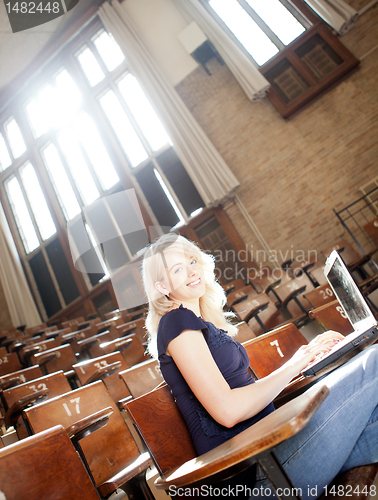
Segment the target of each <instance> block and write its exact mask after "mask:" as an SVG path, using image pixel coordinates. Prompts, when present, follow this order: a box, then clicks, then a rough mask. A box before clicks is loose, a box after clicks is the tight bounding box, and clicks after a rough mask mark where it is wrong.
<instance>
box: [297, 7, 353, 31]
mask: <svg viewBox="0 0 378 500" xmlns="http://www.w3.org/2000/svg"><path fill="white" fill-rule="evenodd" d="M305 2H306V3H307V4H308V5H309V6H310V7H311V9H312V10H313V11H314V12H316V13H317V14H318V16H319V17H321V18H322V19H323V20H324V21H325V22H326V23H327V24H329V25H330V26H331V27H332V28H333V29H334V30H335V31H337V33H339V34H340V35H344V34H345V33H346V32H347V31H348V30H349V29H350V28H351V27H352V26H353V25H354V23H355V22H356V20H357V17H358V12H357V11H356V10H354V9H353V8H352V7H350V6H349V5H348V4H347V3H345V2H344V1H343V0H305Z"/></svg>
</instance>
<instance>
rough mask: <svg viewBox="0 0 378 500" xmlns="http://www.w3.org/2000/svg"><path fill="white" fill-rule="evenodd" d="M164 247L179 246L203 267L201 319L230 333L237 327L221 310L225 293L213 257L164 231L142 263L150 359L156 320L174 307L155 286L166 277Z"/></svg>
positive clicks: (229, 316)
mask: <svg viewBox="0 0 378 500" xmlns="http://www.w3.org/2000/svg"><path fill="white" fill-rule="evenodd" d="M168 249H170V250H176V249H179V250H180V251H181V252H184V253H185V255H187V256H188V257H194V258H195V259H196V260H197V262H198V263H199V264H200V265H201V266H202V267H203V270H204V277H205V286H206V292H205V294H204V295H203V296H202V297H201V298H200V300H199V304H200V312H201V317H202V319H204V320H205V321H210V322H211V323H213V324H214V325H215V326H216V327H218V328H221V329H223V330H226V331H227V332H228V334H229V335H231V336H234V335H235V334H236V333H237V327H236V326H235V325H232V324H231V323H230V322H229V318H231V317H234V314H233V313H230V312H224V311H223V306H224V305H225V303H226V294H225V292H224V290H223V288H222V287H221V285H220V284H219V283H218V282H217V281H216V279H215V275H214V268H215V262H214V257H213V256H212V255H209V254H207V253H205V252H203V251H202V250H201V249H200V248H198V246H197V245H196V244H195V243H193V242H192V241H189V240H187V239H186V238H184V237H183V236H178V235H177V234H172V233H171V234H165V235H163V236H161V237H160V238H159V239H158V240H157V241H156V242H154V243H153V244H152V245H151V246H150V247H149V248H148V249H147V250H146V252H145V254H144V257H143V266H142V277H143V283H144V288H145V291H146V294H147V297H148V304H149V309H148V314H147V318H146V328H147V331H148V352H149V354H150V355H151V356H153V357H154V358H157V330H158V326H159V322H160V319H161V318H162V316H164V314H166V313H167V312H168V311H170V310H171V309H172V308H173V307H174V302H173V301H172V300H170V299H169V297H166V296H164V295H162V294H161V293H159V292H158V291H157V290H156V289H155V283H156V282H161V281H163V279H164V277H165V276H166V274H165V273H166V269H165V266H164V262H165V259H164V253H163V252H165V251H167V250H168Z"/></svg>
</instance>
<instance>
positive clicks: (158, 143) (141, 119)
mask: <svg viewBox="0 0 378 500" xmlns="http://www.w3.org/2000/svg"><path fill="white" fill-rule="evenodd" d="M118 87H119V90H120V92H121V94H122V97H123V98H124V99H125V101H126V104H127V106H128V108H129V109H130V111H131V113H132V114H133V116H134V118H135V120H136V121H137V123H138V125H139V127H140V128H141V130H142V132H143V134H144V136H145V137H146V139H147V141H148V143H149V144H150V146H151V149H152V151H157V150H158V149H160V148H161V147H162V146H164V145H165V144H167V143H169V142H170V140H169V137H168V135H167V133H166V131H165V130H164V127H163V125H162V123H161V121H160V120H159V118H158V117H157V115H156V113H155V111H154V110H153V108H152V106H151V104H150V103H149V101H148V99H147V97H146V95H145V93H144V92H143V90H142V88H141V86H140V85H139V83H138V81H137V79H136V78H135V77H134V76H133V75H131V74H130V73H129V74H128V75H126V76H125V77H124V78H122V80H121V81H120V82H119V84H118Z"/></svg>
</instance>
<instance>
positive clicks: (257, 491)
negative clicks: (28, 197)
mask: <svg viewBox="0 0 378 500" xmlns="http://www.w3.org/2000/svg"><path fill="white" fill-rule="evenodd" d="M318 383H319V384H321V385H323V384H325V385H327V387H328V388H329V390H330V393H329V395H328V397H327V398H326V399H325V401H324V402H323V404H322V405H321V407H320V408H319V410H318V411H317V412H316V414H315V415H314V417H313V418H312V419H311V420H310V422H309V423H308V424H307V426H306V427H305V428H304V429H303V430H302V431H300V432H299V433H298V434H296V435H295V436H293V437H291V438H289V439H287V440H286V441H284V442H283V443H281V444H280V445H278V446H277V447H276V449H275V453H276V456H277V458H278V460H279V461H280V463H281V464H282V465H283V467H284V469H285V470H286V472H287V474H288V476H289V477H290V479H291V481H292V483H293V484H294V486H295V487H296V488H297V489H298V492H299V494H300V496H301V497H302V498H303V499H310V498H317V497H318V496H320V495H321V494H322V493H323V492H324V487H325V486H327V485H328V484H329V483H330V482H331V481H332V479H333V478H334V477H335V476H336V475H337V474H338V473H340V472H344V471H346V470H348V469H351V468H352V467H357V466H359V465H366V464H371V463H374V462H378V345H373V346H371V347H369V348H367V349H365V350H364V351H363V352H361V353H359V354H358V355H357V356H355V357H354V358H353V359H351V360H350V361H348V363H346V364H345V365H343V366H341V367H339V368H337V369H336V370H335V371H333V372H332V373H330V374H329V375H327V376H326V377H325V378H323V379H322V380H321V381H319V382H318ZM299 489H300V491H299ZM269 491H271V493H270V495H269ZM267 498H272V499H274V498H276V496H275V495H274V493H273V491H272V488H271V486H270V483H269V481H268V480H267V479H261V480H259V481H257V483H256V485H255V488H254V490H253V494H252V496H251V500H260V499H261V500H263V499H267ZM330 498H332V497H331V496H330Z"/></svg>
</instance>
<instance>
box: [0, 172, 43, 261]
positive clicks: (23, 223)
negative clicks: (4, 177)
mask: <svg viewBox="0 0 378 500" xmlns="http://www.w3.org/2000/svg"><path fill="white" fill-rule="evenodd" d="M5 189H6V192H7V195H8V199H9V202H10V205H11V208H12V212H13V215H14V218H15V220H16V224H17V227H18V230H19V232H20V236H21V239H22V243H23V245H24V248H25V252H26V253H31V252H32V251H33V250H35V249H36V248H38V247H39V241H38V236H37V233H36V232H35V229H34V226H33V222H32V220H31V217H30V214H29V211H28V208H27V206H26V202H25V198H24V195H23V194H22V191H21V187H20V183H19V182H18V179H17V177H11V178H10V179H9V180H8V181H7V182H6V183H5Z"/></svg>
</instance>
